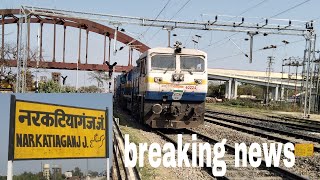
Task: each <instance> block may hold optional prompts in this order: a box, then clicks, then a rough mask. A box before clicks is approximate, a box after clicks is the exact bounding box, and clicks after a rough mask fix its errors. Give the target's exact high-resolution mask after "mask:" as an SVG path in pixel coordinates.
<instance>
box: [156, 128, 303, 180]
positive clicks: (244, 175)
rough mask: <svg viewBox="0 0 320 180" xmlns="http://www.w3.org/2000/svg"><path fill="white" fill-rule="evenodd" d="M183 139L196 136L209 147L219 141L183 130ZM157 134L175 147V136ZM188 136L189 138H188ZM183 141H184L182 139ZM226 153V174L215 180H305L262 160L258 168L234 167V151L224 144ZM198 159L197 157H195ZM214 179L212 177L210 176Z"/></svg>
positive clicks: (208, 169) (160, 132) (209, 170)
mask: <svg viewBox="0 0 320 180" xmlns="http://www.w3.org/2000/svg"><path fill="white" fill-rule="evenodd" d="M183 132H184V138H186V139H189V140H190V139H191V134H196V135H197V137H198V141H197V142H199V141H203V143H205V142H208V143H210V144H211V145H213V144H215V143H218V142H219V141H218V140H216V139H213V138H211V137H209V136H206V135H204V134H202V133H201V132H197V131H194V130H191V129H184V130H183ZM156 133H157V134H159V135H160V136H161V137H163V138H164V139H165V140H166V141H169V142H171V143H173V144H174V145H175V146H177V142H176V140H175V139H176V138H175V137H174V136H176V134H166V133H164V132H162V131H156ZM188 136H189V137H188ZM184 141H185V139H184ZM225 148H226V153H225V156H224V160H225V162H226V164H227V172H226V174H225V176H223V177H216V178H217V179H252V178H254V179H257V178H258V179H284V178H285V179H295V180H300V179H301V180H302V179H306V178H305V177H303V176H300V175H298V174H296V173H294V172H290V171H288V170H286V169H284V168H281V167H273V166H272V167H266V164H265V161H264V160H262V163H261V166H260V167H259V168H254V167H241V168H238V167H234V165H233V164H232V163H233V162H234V152H235V149H234V147H233V146H231V145H228V144H226V145H225ZM188 155H189V157H191V150H190V151H188ZM247 158H248V157H247ZM197 159H198V157H197ZM204 167H205V168H204V170H206V171H207V172H208V173H209V174H210V175H212V172H211V171H212V169H211V167H206V165H205V166H204ZM212 177H214V176H212Z"/></svg>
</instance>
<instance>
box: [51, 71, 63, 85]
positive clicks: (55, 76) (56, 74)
mask: <svg viewBox="0 0 320 180" xmlns="http://www.w3.org/2000/svg"><path fill="white" fill-rule="evenodd" d="M51 76H52V80H53V81H54V82H56V83H58V84H60V79H61V73H59V72H52V73H51Z"/></svg>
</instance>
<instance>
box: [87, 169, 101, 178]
mask: <svg viewBox="0 0 320 180" xmlns="http://www.w3.org/2000/svg"><path fill="white" fill-rule="evenodd" d="M89 174H90V175H91V177H97V176H98V175H99V173H98V172H97V171H90V170H89Z"/></svg>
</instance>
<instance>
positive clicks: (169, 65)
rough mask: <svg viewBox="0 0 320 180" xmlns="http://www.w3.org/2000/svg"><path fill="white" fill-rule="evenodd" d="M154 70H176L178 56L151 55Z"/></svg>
mask: <svg viewBox="0 0 320 180" xmlns="http://www.w3.org/2000/svg"><path fill="white" fill-rule="evenodd" d="M151 69H152V70H175V69H176V57H175V56H173V55H154V56H152V57H151Z"/></svg>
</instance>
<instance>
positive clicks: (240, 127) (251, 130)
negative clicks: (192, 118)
mask: <svg viewBox="0 0 320 180" xmlns="http://www.w3.org/2000/svg"><path fill="white" fill-rule="evenodd" d="M205 121H206V122H209V123H213V124H216V125H220V126H223V127H227V128H231V129H234V130H237V131H241V132H245V133H248V134H253V135H255V136H261V137H264V138H267V139H270V140H275V141H278V142H281V143H288V142H291V143H293V144H296V143H306V141H307V142H308V143H313V144H315V145H314V151H315V152H320V144H319V143H320V138H318V137H314V136H310V135H304V134H301V133H296V132H293V131H286V130H280V129H275V128H270V127H266V126H262V125H255V124H251V123H246V122H241V121H237V120H234V119H232V118H230V117H229V118H227V117H220V116H217V115H213V114H206V115H205ZM284 136H286V137H284Z"/></svg>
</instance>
